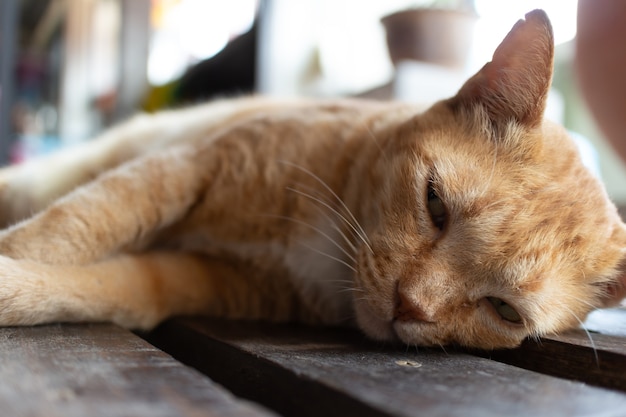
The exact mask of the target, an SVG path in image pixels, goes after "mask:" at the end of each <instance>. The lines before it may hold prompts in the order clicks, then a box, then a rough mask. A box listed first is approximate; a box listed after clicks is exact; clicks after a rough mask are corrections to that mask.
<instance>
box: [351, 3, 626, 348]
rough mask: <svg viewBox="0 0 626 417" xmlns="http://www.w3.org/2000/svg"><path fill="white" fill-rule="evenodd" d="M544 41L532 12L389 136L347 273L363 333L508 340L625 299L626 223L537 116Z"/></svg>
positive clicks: (555, 327)
mask: <svg viewBox="0 0 626 417" xmlns="http://www.w3.org/2000/svg"><path fill="white" fill-rule="evenodd" d="M553 50H554V46H553V37H552V30H551V27H550V22H549V20H548V18H547V16H546V15H545V13H544V12H542V11H539V10H536V11H533V12H531V13H529V14H527V15H526V19H525V20H521V21H519V22H518V23H517V24H516V25H515V26H514V27H513V29H512V30H511V32H510V33H509V34H508V35H507V37H506V38H505V40H504V41H503V42H502V44H501V45H500V46H499V47H498V49H497V50H496V52H495V54H494V57H493V60H492V61H491V62H490V63H488V64H486V65H485V66H484V67H483V68H482V69H481V70H480V71H479V72H478V73H477V74H476V75H475V76H473V77H472V78H471V79H469V80H468V81H467V82H466V83H465V85H464V86H463V87H462V88H461V90H460V91H459V92H458V94H457V95H456V96H455V97H453V98H451V99H448V100H445V101H442V102H440V103H438V104H436V105H435V106H433V107H432V108H431V109H430V110H428V111H427V112H426V113H424V114H423V115H420V116H417V117H415V118H414V119H412V120H410V121H408V122H407V123H406V124H404V125H403V126H402V127H401V128H399V130H398V131H397V133H396V134H395V135H394V137H393V138H390V140H388V141H387V142H385V144H384V149H383V151H384V155H382V156H381V157H380V159H379V162H378V164H377V165H375V166H373V167H372V172H373V174H372V175H374V176H376V177H378V178H384V180H382V182H381V183H380V184H378V185H377V187H376V191H375V197H374V198H373V200H375V201H376V202H377V206H376V209H375V210H374V209H372V212H371V213H370V215H369V216H368V219H369V223H368V224H367V229H368V234H369V238H370V241H371V243H370V246H371V249H370V247H368V246H366V245H363V246H362V247H361V248H360V249H359V252H358V262H357V270H358V273H357V274H356V279H355V281H356V282H355V286H356V287H357V289H358V291H355V309H356V315H357V321H358V323H359V325H360V327H361V328H362V329H363V330H364V331H365V332H366V333H367V334H369V335H370V336H371V337H374V338H378V339H391V338H396V337H397V338H399V339H400V340H402V341H403V342H405V343H408V344H415V345H438V344H441V345H443V344H461V345H465V346H472V347H481V348H497V347H510V346H515V345H517V344H519V343H520V342H521V341H522V340H523V339H524V338H525V337H527V336H535V335H542V334H546V333H551V332H558V331H562V330H564V329H567V328H572V327H576V326H577V325H579V324H580V322H581V321H582V320H584V318H585V317H586V315H587V314H588V313H589V312H590V311H591V310H592V309H594V308H596V307H602V306H606V305H608V304H610V303H611V302H615V301H617V300H619V298H620V297H621V296H623V290H622V288H623V287H624V286H623V285H622V284H623V283H622V281H624V278H622V277H623V276H625V275H626V272H624V265H623V264H624V262H625V261H626V227H625V226H624V224H623V223H622V221H621V220H620V218H619V216H618V214H617V212H616V209H615V207H614V205H613V204H612V203H611V202H610V201H609V199H608V197H607V195H606V192H605V190H604V188H603V186H602V184H601V183H600V182H599V181H598V180H597V179H596V178H595V177H594V176H593V175H592V174H591V173H590V172H589V171H588V170H587V169H586V168H585V167H584V166H583V165H582V163H581V160H580V158H579V155H578V151H577V149H576V146H575V145H574V143H573V142H572V140H571V139H570V138H569V137H568V135H567V132H566V131H565V130H564V129H563V128H561V127H559V126H557V125H555V124H552V123H550V122H548V121H546V120H544V118H543V113H544V110H545V105H546V97H547V94H548V89H549V86H550V83H551V77H552V67H553ZM620 269H621V271H620Z"/></svg>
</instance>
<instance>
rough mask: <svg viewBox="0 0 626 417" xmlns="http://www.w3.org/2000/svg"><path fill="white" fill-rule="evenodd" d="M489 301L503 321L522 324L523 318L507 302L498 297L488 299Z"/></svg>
mask: <svg viewBox="0 0 626 417" xmlns="http://www.w3.org/2000/svg"><path fill="white" fill-rule="evenodd" d="M487 301H489V303H491V305H492V306H493V308H494V309H495V310H496V313H498V315H499V316H500V317H501V318H502V319H503V320H506V321H508V322H511V323H515V324H521V323H522V317H521V316H520V315H519V313H518V312H517V311H515V309H514V308H513V307H511V306H510V305H509V304H507V303H506V302H505V301H503V300H501V299H499V298H496V297H487Z"/></svg>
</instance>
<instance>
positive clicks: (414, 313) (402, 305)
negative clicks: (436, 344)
mask: <svg viewBox="0 0 626 417" xmlns="http://www.w3.org/2000/svg"><path fill="white" fill-rule="evenodd" d="M398 297H399V301H398V305H397V306H396V309H395V311H394V315H393V318H394V319H396V320H398V321H421V322H425V323H433V322H434V320H433V318H432V316H431V315H429V314H427V313H426V311H424V309H423V308H421V307H420V306H419V305H418V304H417V302H415V301H414V300H411V299H410V298H408V297H407V296H406V295H404V294H402V292H399V293H398Z"/></svg>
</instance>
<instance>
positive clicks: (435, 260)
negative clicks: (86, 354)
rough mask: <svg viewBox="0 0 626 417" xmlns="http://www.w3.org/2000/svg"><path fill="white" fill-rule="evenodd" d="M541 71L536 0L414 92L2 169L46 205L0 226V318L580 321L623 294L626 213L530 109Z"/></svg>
mask: <svg viewBox="0 0 626 417" xmlns="http://www.w3.org/2000/svg"><path fill="white" fill-rule="evenodd" d="M551 71H552V38H551V32H550V28H549V23H548V21H547V18H546V17H545V15H544V14H543V13H542V12H533V13H531V14H529V15H528V16H527V21H526V22H521V23H518V25H516V27H515V28H514V30H513V31H512V32H511V34H510V35H509V36H508V37H507V39H506V40H505V41H504V43H503V45H502V46H501V47H500V48H499V50H498V51H497V52H496V54H495V56H494V61H493V62H492V63H490V64H488V65H487V66H485V67H484V68H483V70H481V72H479V73H478V74H477V75H476V76H475V77H473V78H472V79H470V81H468V83H467V84H466V85H465V86H464V87H463V88H462V89H461V91H460V92H459V94H458V95H457V96H455V97H454V98H452V99H450V100H447V101H444V102H441V103H438V104H436V105H435V106H433V107H432V108H431V109H429V110H428V111H427V112H425V113H423V114H419V111H418V110H417V109H415V108H414V107H412V106H410V105H406V104H391V103H371V102H362V101H350V100H342V101H333V102H316V101H305V100H292V101H275V100H269V99H263V98H248V99H239V100H231V101H229V100H226V101H221V102H217V103H213V104H209V105H205V106H202V107H198V108H192V109H187V110H182V111H175V112H168V113H162V114H159V115H156V116H141V117H138V118H136V119H134V120H131V121H130V122H128V123H127V124H125V125H122V126H120V127H118V128H116V129H114V130H112V131H110V132H108V133H105V134H104V135H103V137H102V138H100V139H98V140H96V141H94V142H91V143H89V144H87V145H86V146H84V147H82V148H80V149H79V150H76V151H73V152H72V153H68V154H65V155H57V156H53V157H51V158H49V159H47V160H44V161H36V162H34V163H31V164H28V165H25V166H21V167H15V168H8V169H5V170H4V171H3V172H0V182H1V183H2V203H3V205H4V207H5V210H4V213H3V215H4V216H5V217H4V219H3V220H4V222H5V224H7V223H12V222H14V221H16V220H19V219H23V218H27V217H28V216H29V215H30V214H31V213H32V212H39V213H38V214H37V215H35V216H33V217H30V218H27V219H26V220H23V221H21V222H19V223H17V224H16V225H14V226H12V227H10V228H8V229H6V230H5V231H4V232H2V233H1V234H0V253H1V254H2V255H3V256H2V257H0V277H1V278H0V324H3V325H18V324H19V325H24V324H36V323H44V322H51V321H83V320H111V321H115V322H117V323H120V324H122V325H125V326H128V327H143V328H147V327H151V326H154V325H155V324H157V323H158V322H159V321H160V320H162V319H164V318H166V317H169V316H172V315H176V314H210V315H218V316H223V317H233V318H251V319H270V320H283V321H285V320H300V321H305V322H316V323H330V324H345V323H351V322H355V323H357V324H358V325H359V327H360V328H361V329H363V330H364V331H365V333H367V334H368V335H369V336H371V337H374V338H377V339H382V340H390V339H398V338H399V339H400V340H402V341H403V342H405V343H410V344H420V345H432V344H448V343H459V344H463V345H467V346H476V347H484V348H493V347H503V346H514V345H516V344H518V343H519V342H520V341H521V340H522V339H523V338H524V337H526V336H528V335H539V334H544V333H547V332H553V331H560V330H563V329H566V328H569V327H573V326H576V325H578V324H579V322H580V320H582V319H583V318H584V316H585V315H586V314H587V313H588V312H589V311H590V310H591V309H592V308H594V307H600V306H603V305H605V304H607V303H608V302H610V301H614V300H616V299H618V298H619V296H620V295H621V294H620V293H619V291H618V290H617V289H618V288H620V285H621V279H622V278H620V271H619V268H620V264H621V263H622V262H623V259H624V258H625V251H626V228H625V227H624V225H623V224H622V222H621V221H620V219H619V217H618V215H617V213H616V210H615V208H614V206H613V205H612V204H611V203H610V201H609V200H608V198H607V197H606V194H605V192H604V189H603V188H602V186H601V184H600V183H599V182H598V181H597V179H595V178H594V177H593V176H592V175H591V174H590V173H589V172H588V171H587V170H586V169H585V168H584V167H583V166H582V164H581V162H580V158H579V157H578V154H577V151H576V148H575V146H574V145H573V143H572V142H571V140H570V139H569V138H568V137H567V134H566V133H565V131H564V130H563V129H562V128H560V127H558V126H556V125H553V124H551V123H549V122H547V121H544V120H543V119H542V113H543V110H544V106H545V97H546V94H547V89H548V87H549V83H550V77H551ZM82 184H86V185H82ZM79 185H81V186H79ZM75 187H78V188H76V190H74V191H72V192H70V191H71V190H72V189H73V188H75Z"/></svg>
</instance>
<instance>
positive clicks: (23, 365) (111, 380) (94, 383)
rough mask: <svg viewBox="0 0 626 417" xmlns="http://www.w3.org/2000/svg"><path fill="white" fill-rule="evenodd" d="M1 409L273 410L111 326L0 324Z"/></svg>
mask: <svg viewBox="0 0 626 417" xmlns="http://www.w3.org/2000/svg"><path fill="white" fill-rule="evenodd" d="M0 381H2V383H1V384H0V415H2V416H11V417H18V416H46V417H55V416H59V417H73V416H77V417H78V416H80V417H98V416H150V417H157V416H242V417H243V416H270V415H273V414H271V413H269V412H266V411H265V410H264V409H261V408H260V407H258V406H256V405H254V404H251V403H248V402H243V401H240V400H238V399H237V398H235V397H234V396H232V394H230V393H228V392H227V391H225V390H224V389H223V388H221V387H220V386H218V385H217V384H215V383H214V382H212V381H211V380H210V379H208V378H207V377H206V376H204V375H202V374H201V373H199V372H197V371H195V370H193V369H191V368H189V367H186V366H184V365H182V364H181V363H180V362H177V361H176V360H174V359H173V358H172V357H171V356H169V355H167V354H165V353H164V352H162V351H159V350H158V349H156V348H154V347H153V346H151V345H150V344H149V343H147V342H145V341H144V340H142V339H141V338H139V337H137V336H135V335H134V334H132V333H130V332H128V331H126V330H123V329H121V328H119V327H116V326H113V325H104V324H102V325H55V326H41V327H30V328H5V329H0Z"/></svg>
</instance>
